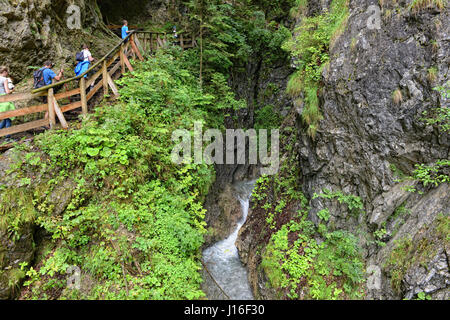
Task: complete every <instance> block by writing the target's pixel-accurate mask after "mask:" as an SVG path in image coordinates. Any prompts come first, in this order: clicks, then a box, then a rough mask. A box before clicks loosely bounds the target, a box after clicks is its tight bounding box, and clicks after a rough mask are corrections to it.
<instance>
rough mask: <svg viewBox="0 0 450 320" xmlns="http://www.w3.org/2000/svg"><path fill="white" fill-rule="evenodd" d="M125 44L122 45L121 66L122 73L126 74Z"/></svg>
mask: <svg viewBox="0 0 450 320" xmlns="http://www.w3.org/2000/svg"><path fill="white" fill-rule="evenodd" d="M124 52H125V46H124V45H122V47H121V49H120V67H121V73H122V74H124V73H125V60H124V56H125V53H124Z"/></svg>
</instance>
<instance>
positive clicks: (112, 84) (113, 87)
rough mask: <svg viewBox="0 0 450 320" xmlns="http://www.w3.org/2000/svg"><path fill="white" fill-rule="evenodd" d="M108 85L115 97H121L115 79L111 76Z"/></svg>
mask: <svg viewBox="0 0 450 320" xmlns="http://www.w3.org/2000/svg"><path fill="white" fill-rule="evenodd" d="M107 77H108V85H109V87H110V88H111V90H112V92H113V93H114V95H115V96H118V95H119V90H118V89H117V87H116V84H115V83H114V81H113V79H112V78H111V76H110V75H109V74H108V76H107Z"/></svg>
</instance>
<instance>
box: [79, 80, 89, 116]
mask: <svg viewBox="0 0 450 320" xmlns="http://www.w3.org/2000/svg"><path fill="white" fill-rule="evenodd" d="M80 96H81V110H82V112H83V115H87V114H88V105H87V99H86V79H85V78H84V77H83V78H81V80H80Z"/></svg>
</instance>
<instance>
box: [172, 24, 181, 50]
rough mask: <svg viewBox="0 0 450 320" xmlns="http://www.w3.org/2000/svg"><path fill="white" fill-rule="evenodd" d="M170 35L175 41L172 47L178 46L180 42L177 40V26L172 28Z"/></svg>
mask: <svg viewBox="0 0 450 320" xmlns="http://www.w3.org/2000/svg"><path fill="white" fill-rule="evenodd" d="M172 34H173V38H174V39H175V41H174V42H173V45H174V46H176V45H178V44H180V41H179V40H178V33H177V26H173V29H172Z"/></svg>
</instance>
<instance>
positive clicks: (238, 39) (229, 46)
mask: <svg viewBox="0 0 450 320" xmlns="http://www.w3.org/2000/svg"><path fill="white" fill-rule="evenodd" d="M290 2H291V1H289V0H286V1H282V2H281V3H279V2H270V3H268V2H267V1H247V0H238V1H235V2H234V5H231V4H230V3H224V2H223V1H220V0H214V1H205V0H188V1H184V3H185V4H186V6H187V7H188V8H189V17H190V21H189V25H190V27H191V28H193V29H194V31H195V32H196V33H200V32H201V33H202V35H203V38H202V39H199V41H198V42H199V48H197V49H195V50H191V52H190V53H189V54H190V56H191V57H192V59H191V61H194V60H196V62H195V63H193V64H192V66H193V67H194V66H195V67H194V68H193V71H194V70H195V73H197V74H198V73H199V66H200V64H202V68H203V70H202V75H203V78H204V79H206V80H207V81H209V80H210V79H211V75H212V74H214V73H216V72H220V73H222V74H223V75H225V76H226V77H228V76H229V73H230V70H231V68H232V67H233V68H234V69H239V68H242V67H243V66H245V64H246V63H247V62H248V61H249V59H250V58H251V57H254V56H260V57H263V58H264V59H266V60H267V61H275V60H277V59H280V58H286V54H285V53H283V52H282V51H281V50H279V49H280V47H281V44H282V43H283V42H284V41H285V40H286V39H287V37H288V36H289V30H288V29H287V28H285V27H284V26H283V25H280V24H279V23H278V22H276V21H272V20H273V19H280V18H281V16H284V15H285V14H284V12H283V9H284V8H286V7H287V6H289V5H290ZM200 60H202V63H200Z"/></svg>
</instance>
